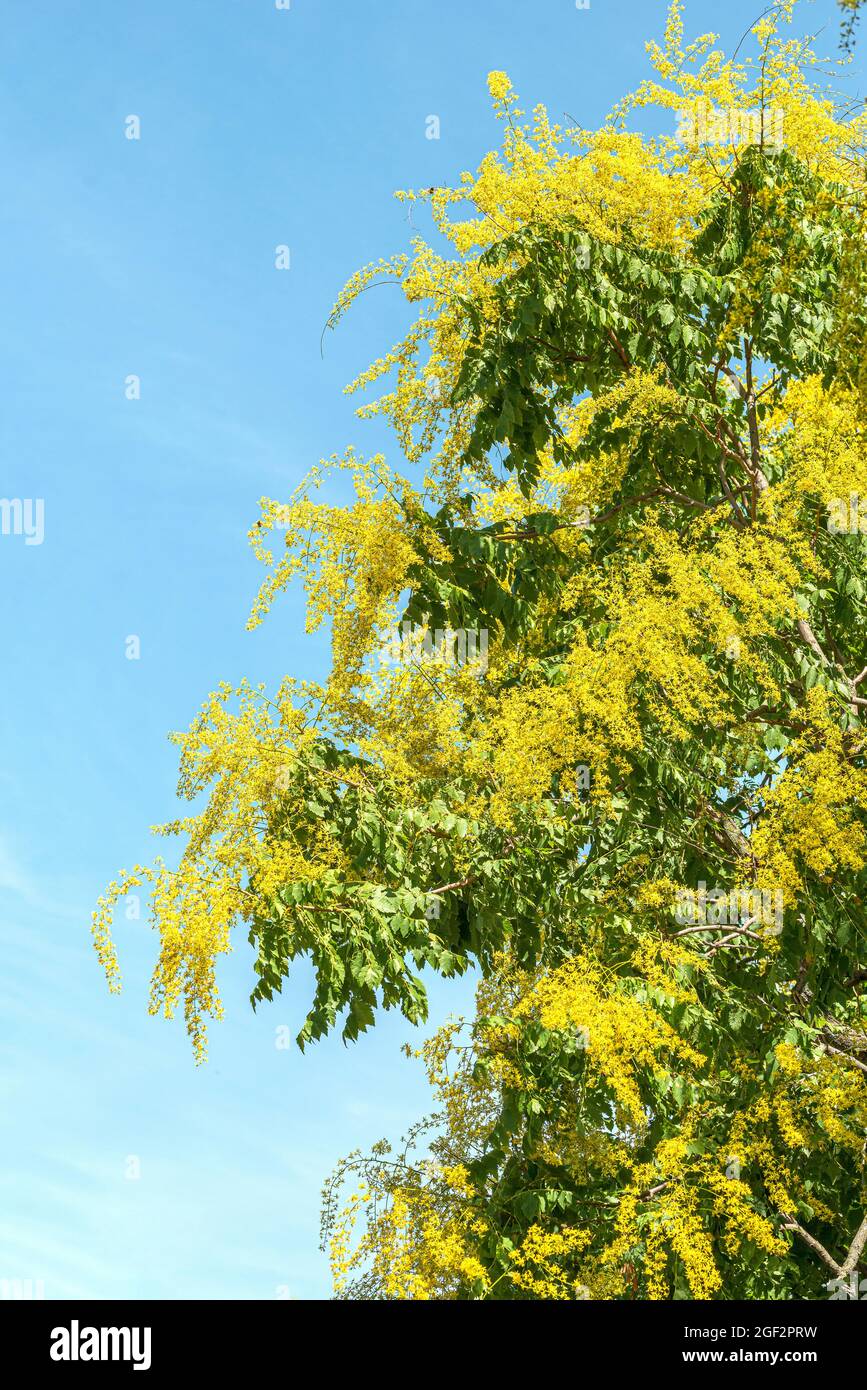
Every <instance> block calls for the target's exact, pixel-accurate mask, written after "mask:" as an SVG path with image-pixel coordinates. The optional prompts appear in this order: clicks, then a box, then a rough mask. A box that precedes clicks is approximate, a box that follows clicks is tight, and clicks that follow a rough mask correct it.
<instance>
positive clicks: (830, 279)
mask: <svg viewBox="0 0 867 1390" xmlns="http://www.w3.org/2000/svg"><path fill="white" fill-rule="evenodd" d="M793 11H794V12H795V14H796V15H797V13H798V7H797V6H796V5H795V0H784V2H783V3H782V4H781V5H779V6H777V7H775V9H774V10H773V12H771V13H769V14H768V15H766V16H765V17H764V18H763V19H761V20H760V21H759V22H758V23H757V24H756V25H755V26H754V27H753V30H752V33H751V36H750V39H749V42H748V43H745V44H744V45H743V46H742V47H741V49H740V50H739V52H738V53H737V54H735V55H733V56H732V57H730V58H729V57H726V55H724V54H723V53H722V52H721V51H720V50H719V49H718V48H717V46H716V39H715V37H714V36H713V35H707V36H704V37H702V38H699V39H698V40H696V41H695V42H692V43H687V42H686V40H685V38H684V30H683V23H682V18H681V5H680V4H679V3H677V0H676V3H674V4H673V5H672V7H671V11H670V14H669V19H668V24H667V28H666V31H665V36H664V40H663V41H662V43H661V44H656V43H651V44H649V45H648V50H649V58H650V63H651V65H652V69H651V71H652V74H653V75H652V76H650V77H648V79H647V80H646V81H645V82H643V83H642V84H641V86H640V87H639V88H638V90H637V91H636V92H634V93H632V94H630V95H628V96H627V97H625V98H624V99H623V100H622V101H621V102H620V103H619V104H618V105H617V107H616V108H615V109H614V111H613V112H612V114H611V116H610V118H609V119H608V120H607V121H606V122H605V123H604V124H603V125H602V127H601V128H600V129H599V130H595V131H591V130H583V129H579V128H562V127H560V126H559V125H557V124H554V123H552V122H551V120H550V119H549V116H548V114H547V112H546V110H545V108H544V107H542V106H537V107H535V108H534V110H533V111H532V113H531V114H529V115H527V114H526V113H525V112H523V111H522V110H521V109H520V108H519V105H518V98H517V95H516V93H515V92H514V91H513V89H512V87H511V85H510V82H509V80H508V78H507V76H506V75H505V74H504V73H500V72H494V73H491V75H490V77H489V87H490V92H491V96H492V99H493V103H494V108H495V112H496V116H497V118H498V119H499V121H500V122H501V125H502V134H503V139H502V145H501V148H499V149H498V150H496V151H495V152H492V153H490V154H488V155H486V156H485V158H484V159H483V160H482V162H481V164H480V166H479V168H478V170H477V171H476V172H475V173H474V174H471V173H465V174H463V175H462V176H461V177H460V180H459V182H458V183H457V185H456V187H454V188H434V189H432V190H427V192H426V193H424V194H418V193H404V194H399V195H398V196H399V197H402V198H404V199H406V200H407V201H409V202H413V203H421V202H425V203H427V204H428V205H429V207H430V211H431V214H432V219H433V225H434V234H433V235H432V236H431V237H430V238H429V239H425V238H423V237H422V236H421V235H417V236H416V237H415V238H414V239H413V242H412V246H411V248H410V251H409V252H408V253H406V254H400V255H396V256H394V257H392V258H391V259H388V260H383V261H380V262H378V263H376V264H373V265H370V266H367V267H366V268H364V269H363V270H362V271H360V272H359V273H358V274H357V275H356V276H354V277H353V279H352V280H351V281H350V282H349V284H348V285H347V287H346V288H345V290H344V291H343V293H342V294H341V295H340V297H339V299H338V302H337V305H336V307H335V310H334V312H333V314H332V318H331V320H330V323H331V324H332V326H334V325H336V324H337V323H338V321H339V320H340V318H341V316H342V315H343V314H344V313H345V312H346V311H347V310H349V309H350V307H351V305H352V304H353V303H354V301H355V300H356V299H357V298H358V296H359V295H360V294H362V293H363V292H364V291H365V290H366V288H367V287H368V286H369V285H371V284H373V283H374V282H376V281H379V280H382V279H390V280H394V282H395V283H396V284H398V285H399V286H400V287H401V288H402V290H403V293H404V295H405V297H406V300H407V302H408V303H409V304H410V305H412V306H415V307H416V310H417V314H416V317H415V319H414V321H413V323H412V326H411V327H410V328H409V331H408V332H407V334H406V336H405V337H404V338H403V339H402V340H401V341H400V342H399V343H398V344H397V345H396V346H394V347H393V348H391V349H389V350H388V351H386V352H385V353H384V355H383V356H381V357H379V358H378V359H377V360H376V361H375V362H374V363H373V365H372V366H371V367H369V368H368V369H367V370H366V371H364V372H363V373H362V374H361V375H360V376H359V378H358V379H357V380H356V381H355V382H354V383H353V384H352V386H351V387H350V388H349V389H350V390H352V391H361V390H364V389H366V388H369V387H371V386H373V385H375V384H377V383H382V388H383V389H382V394H380V395H379V396H378V397H376V398H375V399H374V400H372V401H371V402H369V403H366V404H364V405H362V406H361V407H360V409H359V412H358V414H359V416H360V417H361V418H365V417H368V416H371V415H378V416H382V417H384V418H385V420H386V421H388V422H389V423H390V425H391V426H392V427H393V430H394V434H395V436H396V439H397V444H398V447H399V452H400V455H401V457H402V462H401V467H400V468H399V469H397V468H394V467H392V465H391V464H389V463H388V462H387V461H386V459H385V457H383V456H382V455H379V454H377V455H376V456H374V457H370V458H365V457H362V456H361V455H359V454H358V453H356V452H355V451H354V450H352V449H350V450H349V451H347V453H346V454H345V455H344V456H343V457H340V458H333V459H330V460H328V461H326V462H325V463H323V464H322V465H321V466H320V467H319V468H317V469H315V470H314V471H313V473H312V474H311V475H310V477H309V478H308V479H307V480H306V481H305V482H304V484H302V486H301V487H300V488H299V489H298V491H297V492H296V493H295V494H294V495H293V497H292V498H291V499H290V500H289V501H288V502H282V501H275V500H272V499H263V501H262V506H261V516H260V519H259V520H258V521H257V522H256V523H255V524H254V526H253V528H252V530H251V543H252V545H253V547H254V549H255V552H256V554H257V556H258V557H259V559H260V560H261V561H262V563H263V565H264V566H265V568H266V571H267V574H266V578H265V581H264V584H263V587H262V590H261V592H260V595H259V597H258V599H257V601H256V603H255V606H254V609H253V613H252V616H251V620H250V621H251V625H255V624H257V623H258V622H260V621H261V620H262V619H263V617H264V616H265V615H266V613H267V611H268V609H269V608H270V607H271V605H272V603H273V602H274V601H275V600H276V599H277V598H278V596H279V594H280V593H281V591H282V590H283V589H284V588H285V587H286V585H287V584H289V583H290V582H292V581H294V580H296V579H299V580H300V582H301V583H302V584H303V585H304V587H305V590H306V594H307V600H308V607H307V613H308V619H307V626H308V629H310V630H313V629H315V628H317V627H319V626H320V625H322V624H327V625H328V627H329V628H330V633H331V641H332V666H331V671H330V674H329V675H328V677H327V679H326V680H325V681H324V682H322V683H313V682H300V681H296V680H294V679H292V678H291V677H287V678H286V679H285V680H284V682H283V683H282V685H281V686H280V688H279V689H278V690H277V691H276V692H274V693H272V694H270V695H269V694H268V692H267V691H266V690H265V689H264V688H261V687H251V686H250V685H248V684H246V683H241V684H240V685H239V686H237V687H233V686H230V685H228V684H227V685H223V686H221V687H220V688H219V689H218V690H217V691H216V692H214V693H213V694H212V695H210V696H209V697H208V699H207V700H206V702H205V704H204V705H203V707H202V710H201V712H200V714H199V715H198V717H197V718H196V719H195V720H194V722H193V723H192V725H191V727H190V729H189V730H188V732H186V733H184V734H180V735H176V736H175V737H176V739H177V742H178V744H179V746H180V759H181V772H180V784H179V791H180V793H181V794H182V795H183V796H185V797H187V798H189V799H190V800H192V799H195V798H198V797H200V796H202V797H204V805H203V809H201V810H200V811H198V812H196V813H195V814H191V815H190V816H188V817H186V818H184V819H181V820H178V821H176V822H173V823H172V824H170V825H168V826H166V827H163V830H165V831H168V832H171V833H179V834H181V835H182V836H183V837H185V838H184V848H183V852H182V854H181V857H180V860H179V863H178V865H177V867H175V868H170V867H168V866H167V865H166V864H164V863H163V862H162V861H160V860H158V861H157V863H156V864H155V865H150V866H147V865H139V866H136V868H135V869H134V870H133V871H132V872H131V873H128V874H123V875H121V876H120V877H119V878H118V879H117V880H116V881H115V882H114V883H113V884H112V885H111V887H110V889H109V890H108V892H107V893H106V895H105V897H104V898H103V899H101V900H100V904H99V906H98V909H97V912H96V914H95V922H94V932H95V938H96V944H97V948H98V951H99V953H100V956H101V959H102V960H103V963H104V965H105V967H106V970H107V972H108V976H109V981H110V983H111V985H112V987H113V988H117V987H119V971H118V965H117V960H116V956H115V952H114V947H113V945H112V942H111V935H110V924H111V916H112V912H113V908H114V905H115V903H116V902H117V900H118V898H119V897H120V896H121V895H123V894H124V893H127V892H129V891H130V889H131V888H132V887H134V886H137V885H142V884H144V883H148V884H150V887H151V890H152V901H153V915H154V922H155V925H156V926H157V928H158V930H159V935H160V951H159V958H158V961H157V964H156V968H155V972H154V977H153V985H152V997H151V1010H152V1011H153V1012H162V1013H164V1014H166V1015H167V1016H171V1015H172V1014H173V1012H174V1011H175V1009H176V1008H178V1007H181V1008H182V1009H183V1011H184V1015H185V1018H186V1022H187V1026H188V1029H189V1032H190V1035H191V1038H192V1041H193V1045H194V1048H195V1050H196V1053H197V1055H198V1056H199V1057H200V1058H201V1057H203V1056H204V1050H205V1044H206V1025H207V1022H208V1019H209V1018H211V1017H214V1016H219V1014H220V1001H219V994H218V990H217V984H216V966H217V961H218V958H219V957H220V955H221V954H223V953H225V952H226V951H228V950H229V949H230V947H231V935H232V932H233V929H235V928H236V927H237V926H238V925H239V924H241V923H243V924H245V926H246V928H247V930H248V932H249V939H250V942H251V943H252V946H253V948H254V952H255V984H254V988H253V994H252V998H253V1002H254V1004H255V1003H258V1002H259V1001H262V1000H268V999H271V998H272V996H273V993H274V991H279V990H280V988H281V985H282V982H283V980H284V979H285V977H286V975H287V972H288V970H289V968H290V965H291V962H292V961H293V960H294V959H295V958H296V957H298V956H304V957H307V958H309V960H310V961H311V962H312V964H313V966H314V969H315V980H316V985H315V994H314V998H313V999H312V1001H311V1006H310V1011H309V1014H308V1016H307V1019H306V1021H305V1023H304V1026H303V1028H302V1030H301V1033H300V1036H299V1042H300V1043H301V1045H302V1046H303V1045H305V1044H306V1043H308V1042H309V1041H312V1040H313V1039H316V1038H318V1037H320V1036H322V1034H323V1033H325V1032H326V1031H327V1030H329V1029H332V1028H334V1027H340V1028H342V1031H343V1034H344V1036H345V1037H346V1038H348V1039H353V1038H355V1037H356V1036H357V1035H358V1034H359V1033H360V1032H361V1031H362V1030H364V1029H366V1028H368V1027H370V1026H371V1025H372V1024H373V1023H374V1022H375V1018H376V1014H377V1011H378V1010H379V1009H383V1008H386V1009H388V1008H399V1009H400V1010H401V1011H402V1012H403V1014H404V1015H405V1016H406V1018H408V1019H409V1020H411V1021H412V1022H413V1023H416V1022H422V1021H423V1020H424V1018H425V1015H426V997H425V990H424V985H423V982H422V979H421V977H420V974H419V971H420V970H422V969H423V968H425V967H428V968H431V969H433V970H435V971H438V972H439V973H440V974H442V975H446V976H451V975H455V974H458V973H462V972H465V971H466V970H467V969H469V968H471V967H472V968H474V969H476V970H477V971H478V972H479V975H480V980H481V982H480V985H479V990H478V1007H477V1013H476V1016H475V1018H474V1019H472V1020H468V1021H460V1020H455V1021H454V1022H453V1023H450V1024H448V1025H447V1026H446V1028H445V1029H444V1030H442V1031H441V1032H440V1033H438V1034H437V1035H436V1036H435V1037H434V1038H433V1039H432V1040H431V1041H430V1042H429V1043H427V1044H426V1045H425V1046H424V1047H423V1048H422V1049H421V1055H422V1056H423V1058H424V1060H425V1063H426V1065H427V1067H428V1071H429V1075H430V1078H431V1082H432V1085H433V1087H434V1091H435V1093H436V1096H437V1100H438V1105H439V1109H438V1111H437V1114H436V1115H435V1116H434V1117H433V1119H432V1121H431V1122H430V1124H429V1126H425V1125H422V1126H420V1127H419V1129H418V1130H417V1131H415V1132H414V1133H413V1134H412V1135H411V1136H410V1138H409V1142H408V1144H407V1145H406V1146H404V1147H403V1148H398V1149H396V1150H392V1149H391V1148H389V1146H388V1145H387V1144H385V1143H383V1144H382V1145H380V1146H378V1147H377V1149H376V1150H375V1151H374V1152H373V1153H372V1154H371V1155H369V1156H366V1157H363V1156H361V1155H359V1154H356V1155H352V1156H350V1158H349V1159H348V1160H347V1161H346V1162H345V1163H344V1164H343V1165H341V1167H340V1169H339V1170H338V1173H337V1174H336V1175H335V1178H334V1179H333V1180H332V1182H331V1183H330V1184H329V1185H328V1187H327V1189H326V1199H325V1209H324V1235H325V1239H326V1241H327V1242H328V1243H329V1244H330V1248H331V1252H332V1258H333V1264H334V1270H335V1279H336V1288H337V1291H338V1293H339V1294H340V1295H341V1296H345V1297H346V1296H360V1297H376V1298H405V1297H410V1298H543V1299H548V1298H576V1297H592V1298H612V1299H630V1298H641V1299H644V1298H651V1299H654V1298H662V1299H667V1298H671V1297H675V1296H687V1297H690V1296H691V1297H697V1298H765V1297H767V1298H786V1297H795V1298H811V1297H822V1296H824V1295H825V1289H826V1285H827V1284H828V1281H829V1280H833V1281H836V1285H837V1286H839V1287H843V1286H844V1285H845V1283H846V1280H847V1279H849V1277H850V1276H852V1275H853V1274H854V1277H856V1278H857V1268H858V1262H859V1260H860V1259H861V1254H862V1251H863V1248H864V1245H865V1241H867V1182H865V1178H867V1172H865V1144H864V1133H865V1125H867V1017H865V1008H867V1004H865V999H864V995H863V985H864V983H865V982H867V948H865V925H867V916H865V909H864V894H865V887H867V764H865V750H867V730H865V710H867V696H865V694H864V691H865V689H867V641H865V637H867V613H865V602H864V600H865V582H867V551H865V539H864V532H865V530H867V436H865V407H867V356H865V303H867V299H865V289H867V268H865V255H864V251H865V216H864V213H865V164H864V143H865V134H867V115H865V112H864V108H863V105H862V106H861V107H859V108H853V109H850V108H849V107H848V106H847V104H846V103H845V102H844V101H843V99H842V98H841V97H839V96H838V95H835V93H834V91H833V90H831V89H829V88H828V86H827V70H826V65H825V64H824V63H823V62H822V61H821V60H820V59H819V58H818V57H817V56H816V55H815V54H814V52H813V51H812V49H811V46H810V43H809V42H808V41H805V40H804V39H803V37H802V36H801V35H800V34H796V33H795V32H794V30H793V29H792V27H791V22H792V18H793ZM645 117H646V122H645V123H649V124H650V125H651V126H653V125H654V123H656V124H657V125H660V126H666V123H667V126H666V129H667V130H668V131H669V132H670V133H665V134H657V135H648V134H646V133H642V132H641V131H640V130H639V126H640V125H641V124H642V123H643V122H644V118H645ZM335 470H346V471H348V472H349V474H350V475H351V478H352V481H353V484H354V490H355V501H354V503H353V504H352V505H348V506H344V505H337V504H332V503H329V502H328V501H327V500H321V497H322V496H323V495H324V496H326V497H327V495H328V494H327V487H328V481H329V477H330V475H331V474H332V473H333V472H334V471H335ZM862 499H865V500H863V501H862Z"/></svg>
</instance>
